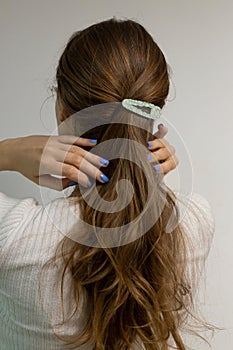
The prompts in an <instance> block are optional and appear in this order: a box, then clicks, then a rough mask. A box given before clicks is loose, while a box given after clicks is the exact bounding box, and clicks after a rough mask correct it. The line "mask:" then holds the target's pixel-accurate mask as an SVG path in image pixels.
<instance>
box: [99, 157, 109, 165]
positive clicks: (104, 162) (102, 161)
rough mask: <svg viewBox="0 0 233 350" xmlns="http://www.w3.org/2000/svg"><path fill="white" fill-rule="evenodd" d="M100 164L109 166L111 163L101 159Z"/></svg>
mask: <svg viewBox="0 0 233 350" xmlns="http://www.w3.org/2000/svg"><path fill="white" fill-rule="evenodd" d="M100 163H101V164H104V165H108V164H109V161H108V160H107V159H104V158H100Z"/></svg>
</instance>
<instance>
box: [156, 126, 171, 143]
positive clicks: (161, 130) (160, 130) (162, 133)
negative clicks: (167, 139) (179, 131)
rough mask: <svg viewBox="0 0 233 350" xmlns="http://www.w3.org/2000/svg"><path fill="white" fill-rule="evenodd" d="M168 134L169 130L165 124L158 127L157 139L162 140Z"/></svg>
mask: <svg viewBox="0 0 233 350" xmlns="http://www.w3.org/2000/svg"><path fill="white" fill-rule="evenodd" d="M167 133H168V128H166V126H164V125H163V124H159V125H158V131H157V132H156V133H155V134H154V136H155V137H156V138H157V139H162V138H163V137H164V136H165V135H167Z"/></svg>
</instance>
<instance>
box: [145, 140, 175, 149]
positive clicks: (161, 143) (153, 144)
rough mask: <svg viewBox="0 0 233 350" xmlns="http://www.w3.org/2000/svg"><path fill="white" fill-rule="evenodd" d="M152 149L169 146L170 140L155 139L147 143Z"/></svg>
mask: <svg viewBox="0 0 233 350" xmlns="http://www.w3.org/2000/svg"><path fill="white" fill-rule="evenodd" d="M147 145H148V149H149V150H150V151H153V150H156V149H158V148H161V147H169V145H170V144H169V142H168V141H167V140H165V139H154V140H151V141H149V142H148V143H147Z"/></svg>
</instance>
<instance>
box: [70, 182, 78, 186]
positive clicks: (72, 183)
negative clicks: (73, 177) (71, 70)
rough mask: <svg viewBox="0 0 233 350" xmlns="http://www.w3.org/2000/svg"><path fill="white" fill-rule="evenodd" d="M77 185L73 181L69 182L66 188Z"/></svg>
mask: <svg viewBox="0 0 233 350" xmlns="http://www.w3.org/2000/svg"><path fill="white" fill-rule="evenodd" d="M77 184H78V183H77V182H75V181H70V182H68V186H69V187H70V186H75V185H77Z"/></svg>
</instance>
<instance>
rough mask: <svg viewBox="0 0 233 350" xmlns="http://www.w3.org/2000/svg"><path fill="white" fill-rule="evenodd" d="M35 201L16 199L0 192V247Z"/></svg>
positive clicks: (31, 199) (32, 199)
mask: <svg viewBox="0 0 233 350" xmlns="http://www.w3.org/2000/svg"><path fill="white" fill-rule="evenodd" d="M36 204H37V202H36V200H35V199H34V198H25V199H16V198H11V197H9V196H7V195H6V194H4V193H2V192H0V249H1V248H2V247H3V245H4V242H5V240H6V239H7V237H8V236H9V234H10V233H11V232H12V231H13V230H14V229H16V228H18V227H19V225H20V224H21V222H22V220H23V217H24V216H25V215H28V214H29V211H30V210H31V209H32V207H33V205H36Z"/></svg>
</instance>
